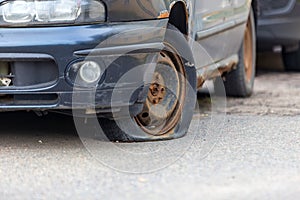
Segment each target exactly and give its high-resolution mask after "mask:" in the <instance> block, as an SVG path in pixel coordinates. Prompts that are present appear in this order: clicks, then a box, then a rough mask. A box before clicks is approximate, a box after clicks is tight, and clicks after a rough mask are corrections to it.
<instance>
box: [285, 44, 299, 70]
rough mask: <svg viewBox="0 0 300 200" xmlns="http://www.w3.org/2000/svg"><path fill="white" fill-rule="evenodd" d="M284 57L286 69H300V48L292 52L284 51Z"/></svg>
mask: <svg viewBox="0 0 300 200" xmlns="http://www.w3.org/2000/svg"><path fill="white" fill-rule="evenodd" d="M282 58H283V63H284V69H285V71H294V72H299V71H300V49H298V50H297V51H292V52H285V51H283V53H282Z"/></svg>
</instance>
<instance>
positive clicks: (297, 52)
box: [257, 0, 300, 71]
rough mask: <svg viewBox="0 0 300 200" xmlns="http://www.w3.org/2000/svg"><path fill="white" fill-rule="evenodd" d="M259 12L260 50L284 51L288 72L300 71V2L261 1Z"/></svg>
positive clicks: (285, 0)
mask: <svg viewBox="0 0 300 200" xmlns="http://www.w3.org/2000/svg"><path fill="white" fill-rule="evenodd" d="M258 10H259V12H258V13H259V15H258V23H257V24H258V25H257V40H258V43H257V44H258V48H259V49H260V50H262V51H265V50H267V51H271V50H275V51H282V56H283V61H284V64H285V68H286V70H293V71H300V48H299V42H300V2H299V1H297V0H259V3H258Z"/></svg>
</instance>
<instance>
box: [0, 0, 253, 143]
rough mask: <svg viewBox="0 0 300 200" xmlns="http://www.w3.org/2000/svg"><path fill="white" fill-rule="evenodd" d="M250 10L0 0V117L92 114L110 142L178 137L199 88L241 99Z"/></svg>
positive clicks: (248, 60)
mask: <svg viewBox="0 0 300 200" xmlns="http://www.w3.org/2000/svg"><path fill="white" fill-rule="evenodd" d="M255 3H256V2H255V1H254V2H252V1H251V0H221V1H208V0H185V1H183V0H43V1H40V0H1V3H0V15H1V16H0V26H1V29H0V70H1V77H0V85H1V86H0V94H1V96H0V109H1V111H11V110H33V111H47V110H60V111H63V112H65V113H68V112H70V110H76V111H80V112H82V114H83V115H92V114H95V115H96V116H97V117H98V118H99V123H100V125H101V127H102V129H103V131H104V132H105V134H106V135H107V137H108V138H109V139H111V140H115V141H116V140H117V141H127V142H128V141H150V140H162V139H172V138H179V137H182V136H184V135H185V134H186V132H187V130H188V127H189V125H190V123H191V120H192V116H193V110H194V106H195V101H196V95H194V94H195V93H196V91H197V89H198V88H200V87H201V86H202V85H203V83H204V81H206V80H208V79H213V78H215V77H216V76H223V79H221V80H222V81H215V85H216V88H218V87H219V86H220V85H221V86H222V85H223V84H224V86H225V90H226V93H227V95H231V96H237V97H247V96H250V95H251V93H252V90H253V83H254V74H255V52H256V51H255V49H256V46H255V37H256V36H255V16H256V10H255V9H252V7H253V5H254V4H255ZM191 40H193V41H196V42H197V43H199V44H201V45H202V46H203V47H204V48H205V50H206V51H207V52H208V54H209V55H210V57H211V60H210V61H209V62H207V61H201V60H200V61H197V62H196V59H195V57H196V58H199V57H201V55H195V52H193V50H192V48H191V45H190V44H191ZM198 60H199V59H198ZM153 63H154V64H153ZM127 75H128V76H127ZM124 77H125V78H124ZM217 90H218V89H217ZM128 94H129V95H128ZM128 96H129V97H128Z"/></svg>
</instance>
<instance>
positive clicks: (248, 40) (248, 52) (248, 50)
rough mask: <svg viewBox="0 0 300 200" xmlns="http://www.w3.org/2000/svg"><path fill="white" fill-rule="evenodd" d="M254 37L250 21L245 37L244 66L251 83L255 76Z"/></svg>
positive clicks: (249, 20)
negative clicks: (253, 75)
mask: <svg viewBox="0 0 300 200" xmlns="http://www.w3.org/2000/svg"><path fill="white" fill-rule="evenodd" d="M252 44H253V37H252V23H251V19H250V18H249V19H248V22H247V27H246V30H245V35H244V66H245V77H246V81H247V82H251V80H252V74H253V45H252Z"/></svg>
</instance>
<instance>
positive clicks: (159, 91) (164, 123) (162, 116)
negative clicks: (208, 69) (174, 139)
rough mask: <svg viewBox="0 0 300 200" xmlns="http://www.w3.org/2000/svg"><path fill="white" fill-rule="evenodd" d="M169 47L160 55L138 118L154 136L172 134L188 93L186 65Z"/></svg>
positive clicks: (143, 128)
mask: <svg viewBox="0 0 300 200" xmlns="http://www.w3.org/2000/svg"><path fill="white" fill-rule="evenodd" d="M166 46H167V47H166V48H167V49H166V50H163V51H161V52H160V54H159V58H158V62H157V66H156V69H155V72H154V75H153V78H152V81H151V84H150V87H149V91H148V96H147V99H146V102H145V103H144V107H143V111H142V112H141V113H140V114H138V115H137V116H136V117H135V121H136V122H137V124H138V125H139V126H140V128H141V129H142V130H143V131H144V132H146V133H147V134H150V135H154V136H161V135H165V134H168V133H170V132H172V130H173V129H174V127H175V126H176V124H177V123H178V121H179V120H180V118H181V112H182V104H183V101H184V97H185V93H186V91H185V87H186V85H185V78H184V66H183V62H182V60H181V58H180V57H179V56H178V54H176V53H175V50H174V49H172V48H171V47H170V46H169V45H166Z"/></svg>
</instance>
